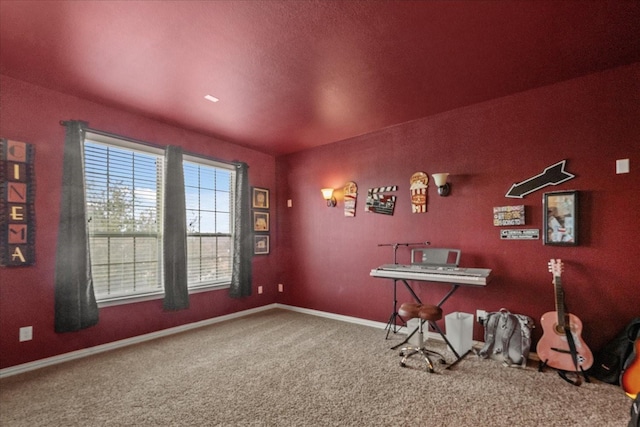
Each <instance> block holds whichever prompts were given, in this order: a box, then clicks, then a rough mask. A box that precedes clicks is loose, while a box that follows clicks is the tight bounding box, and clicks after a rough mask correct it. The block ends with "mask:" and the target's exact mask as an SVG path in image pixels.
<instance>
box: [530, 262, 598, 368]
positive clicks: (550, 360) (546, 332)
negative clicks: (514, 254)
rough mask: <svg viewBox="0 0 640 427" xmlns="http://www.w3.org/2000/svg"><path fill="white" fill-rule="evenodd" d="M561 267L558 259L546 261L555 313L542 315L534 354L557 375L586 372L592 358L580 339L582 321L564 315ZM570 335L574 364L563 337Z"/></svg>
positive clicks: (569, 345) (566, 341) (569, 346)
mask: <svg viewBox="0 0 640 427" xmlns="http://www.w3.org/2000/svg"><path fill="white" fill-rule="evenodd" d="M563 269H564V265H563V263H562V261H561V260H559V259H552V260H551V261H549V271H550V272H551V274H552V275H553V285H554V288H555V293H556V311H549V312H547V313H545V314H543V315H542V318H541V319H540V323H541V325H542V338H540V341H539V342H538V347H537V352H538V356H539V357H540V360H541V361H542V362H544V363H545V364H546V365H548V366H551V367H552V368H555V369H558V370H561V371H574V372H575V371H578V370H579V371H582V372H584V371H586V370H587V369H589V368H590V367H591V365H592V364H593V354H592V353H591V350H590V349H589V347H587V344H586V343H585V342H584V341H583V339H582V336H581V334H582V321H581V320H580V319H579V318H578V317H577V316H575V315H573V314H571V313H568V312H566V311H565V305H564V291H563V290H562V282H561V280H560V276H561V275H562V271H563ZM568 334H571V338H572V339H573V346H574V347H575V353H576V360H575V361H574V357H573V355H572V351H571V343H570V342H569V340H568V339H567V335H568Z"/></svg>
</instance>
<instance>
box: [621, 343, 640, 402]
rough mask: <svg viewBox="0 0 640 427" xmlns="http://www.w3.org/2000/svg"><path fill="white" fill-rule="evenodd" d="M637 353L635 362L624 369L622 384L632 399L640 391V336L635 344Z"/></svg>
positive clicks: (634, 347)
mask: <svg viewBox="0 0 640 427" xmlns="http://www.w3.org/2000/svg"><path fill="white" fill-rule="evenodd" d="M633 349H634V350H633V351H634V353H633V354H635V356H634V358H633V362H631V364H630V365H629V366H627V367H626V368H625V370H624V371H622V375H621V376H620V385H621V386H622V389H623V390H624V391H625V393H627V396H629V397H630V398H632V399H635V398H636V396H637V395H638V393H640V338H638V339H636V342H635V343H634V344H633Z"/></svg>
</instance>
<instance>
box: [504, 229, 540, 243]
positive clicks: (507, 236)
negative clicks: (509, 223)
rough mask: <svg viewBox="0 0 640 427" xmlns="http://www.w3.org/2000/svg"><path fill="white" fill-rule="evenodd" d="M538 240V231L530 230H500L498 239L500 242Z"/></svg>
mask: <svg viewBox="0 0 640 427" xmlns="http://www.w3.org/2000/svg"><path fill="white" fill-rule="evenodd" d="M539 238H540V230H539V229H537V228H531V229H526V230H525V229H513V230H500V239H502V240H538V239H539Z"/></svg>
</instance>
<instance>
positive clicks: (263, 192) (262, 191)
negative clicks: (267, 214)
mask: <svg viewBox="0 0 640 427" xmlns="http://www.w3.org/2000/svg"><path fill="white" fill-rule="evenodd" d="M251 199H252V200H253V202H252V203H253V204H252V206H253V208H257V209H269V190H267V189H266V188H258V187H253V197H252V198H251Z"/></svg>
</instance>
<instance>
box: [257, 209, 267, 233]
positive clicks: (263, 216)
mask: <svg viewBox="0 0 640 427" xmlns="http://www.w3.org/2000/svg"><path fill="white" fill-rule="evenodd" d="M253 231H258V232H264V231H269V212H263V211H253Z"/></svg>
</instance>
